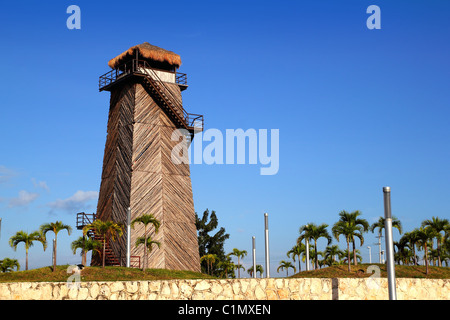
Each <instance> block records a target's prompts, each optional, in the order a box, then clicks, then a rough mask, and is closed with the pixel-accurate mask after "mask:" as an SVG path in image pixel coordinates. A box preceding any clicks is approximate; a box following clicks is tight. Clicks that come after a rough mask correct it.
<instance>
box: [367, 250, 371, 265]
mask: <svg viewBox="0 0 450 320" xmlns="http://www.w3.org/2000/svg"><path fill="white" fill-rule="evenodd" d="M367 249H369V263H370V264H371V263H372V248H371V247H369V246H367Z"/></svg>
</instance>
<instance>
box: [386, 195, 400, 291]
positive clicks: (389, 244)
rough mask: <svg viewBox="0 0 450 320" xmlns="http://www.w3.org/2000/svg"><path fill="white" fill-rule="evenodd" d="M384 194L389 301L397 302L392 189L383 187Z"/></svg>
mask: <svg viewBox="0 0 450 320" xmlns="http://www.w3.org/2000/svg"><path fill="white" fill-rule="evenodd" d="M383 194H384V229H385V232H386V260H387V272H388V288H389V300H397V292H396V287H395V265H394V242H393V239H392V214H391V188H390V187H383Z"/></svg>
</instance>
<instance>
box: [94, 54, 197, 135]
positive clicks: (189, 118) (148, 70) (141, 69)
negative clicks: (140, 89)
mask: <svg viewBox="0 0 450 320" xmlns="http://www.w3.org/2000/svg"><path fill="white" fill-rule="evenodd" d="M156 71H160V70H159V69H154V68H152V67H151V66H150V65H149V64H148V63H147V61H145V60H137V59H133V60H131V61H128V62H126V63H124V64H122V65H120V66H118V67H117V68H116V69H113V70H111V71H109V72H107V73H105V74H103V75H102V76H100V77H99V90H100V91H102V90H105V88H106V87H107V86H109V85H111V84H113V83H114V82H116V81H118V80H121V79H124V78H125V77H126V76H129V75H135V74H138V75H145V76H147V77H149V78H150V79H149V80H150V81H155V82H156V83H157V84H158V85H159V86H161V87H163V88H164V89H165V90H164V92H165V93H166V94H167V95H168V97H169V98H170V101H171V102H172V104H174V105H175V106H176V108H177V109H178V110H180V111H181V112H182V113H183V120H184V122H185V124H186V126H187V127H188V128H190V129H191V130H193V131H202V130H203V124H204V122H203V115H200V114H193V113H188V112H186V110H185V109H184V108H183V106H182V105H181V104H180V103H178V102H177V98H176V97H174V95H173V93H172V91H171V90H170V88H168V87H167V86H166V84H165V83H164V81H162V80H161V79H160V77H159V76H158V74H157V72H156ZM175 83H176V84H179V85H187V75H186V74H185V73H179V72H176V76H175ZM162 98H163V99H166V97H162Z"/></svg>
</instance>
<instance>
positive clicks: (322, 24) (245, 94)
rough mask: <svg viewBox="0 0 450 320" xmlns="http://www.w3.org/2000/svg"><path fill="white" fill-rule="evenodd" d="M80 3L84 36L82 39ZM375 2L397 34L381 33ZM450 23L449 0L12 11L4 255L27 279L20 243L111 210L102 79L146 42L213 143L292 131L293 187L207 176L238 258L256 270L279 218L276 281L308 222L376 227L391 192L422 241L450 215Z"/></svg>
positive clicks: (34, 260) (207, 202)
mask: <svg viewBox="0 0 450 320" xmlns="http://www.w3.org/2000/svg"><path fill="white" fill-rule="evenodd" d="M71 4H76V5H78V6H79V7H80V8H81V30H68V29H67V27H66V20H67V18H68V17H69V15H68V14H67V13H66V9H67V7H68V6H69V5H71ZM371 4H376V5H378V6H379V7H380V8H381V29H380V30H369V29H368V28H367V27H366V20H367V18H368V17H369V14H367V13H366V9H367V7H368V6H369V5H371ZM449 14H450V3H448V2H446V1H437V0H435V1H395V2H392V1H378V0H376V1H361V0H358V1H357V0H354V1H350V0H344V1H339V2H337V1H325V0H320V1H223V2H211V1H190V2H186V1H170V2H169V3H165V2H161V1H132V2H129V3H127V4H126V5H125V4H124V2H123V1H95V3H93V2H92V1H75V2H68V1H59V2H58V3H56V2H55V3H53V2H49V1H47V2H39V3H37V2H35V1H19V2H8V3H5V4H3V5H2V10H1V11H0V21H1V24H2V26H1V28H0V36H1V39H2V41H1V47H2V50H0V57H1V61H2V73H3V76H2V77H1V78H0V84H1V85H0V90H1V97H2V99H1V104H0V110H1V114H0V139H1V152H0V217H1V218H2V230H1V238H0V259H1V258H2V257H10V258H16V259H19V262H20V263H21V265H22V266H23V267H24V266H25V261H24V259H25V250H24V248H23V245H19V247H18V249H17V251H16V252H14V251H13V250H12V249H11V248H10V247H9V245H8V239H9V237H10V236H11V235H13V234H14V233H15V232H16V231H18V230H21V229H23V230H28V231H29V232H31V231H34V230H36V229H37V228H38V227H39V226H40V225H41V224H42V223H45V222H51V221H56V220H61V221H63V222H64V223H66V224H70V225H72V226H73V227H75V213H76V212H78V211H86V212H93V211H95V208H96V202H97V192H98V190H99V187H100V176H101V168H102V161H103V151H104V144H105V139H106V123H107V117H108V106H109V93H108V92H101V93H99V92H98V77H99V76H100V75H101V74H103V73H105V72H107V71H108V69H109V68H108V66H107V62H108V60H109V59H111V58H113V57H115V56H116V55H117V54H119V53H121V52H123V51H124V50H126V49H128V48H129V47H131V46H133V45H136V44H139V43H142V42H144V41H148V42H150V43H152V44H154V45H157V46H160V47H163V48H166V49H169V50H172V51H174V52H176V53H178V54H180V56H181V58H182V61H183V64H182V66H181V68H180V72H184V73H187V74H188V81H189V89H188V90H186V91H185V92H183V100H184V105H185V107H186V109H187V111H188V112H192V113H202V114H204V116H205V129H209V128H216V129H219V130H221V131H223V132H225V130H226V129H237V128H243V129H244V130H246V129H249V128H254V129H256V130H258V129H269V130H270V129H279V132H280V165H279V172H278V173H277V174H276V175H273V176H261V175H260V174H259V170H260V165H259V164H258V165H250V164H245V165H225V164H224V165H206V164H201V165H200V164H193V165H191V178H192V186H193V191H194V203H195V209H196V211H197V212H198V213H200V214H201V213H202V212H203V211H204V210H205V209H206V208H209V209H210V210H215V211H216V212H217V215H218V217H219V224H220V226H223V227H225V228H226V230H227V232H228V233H230V239H229V240H228V241H227V243H226V251H227V252H229V251H231V250H232V249H233V248H235V247H236V248H239V249H245V250H247V251H248V252H249V255H248V256H247V257H246V258H245V259H244V264H247V265H250V263H251V237H252V236H255V237H256V243H257V261H258V262H259V263H261V264H263V263H264V248H263V243H264V229H263V228H264V220H263V213H264V212H268V213H269V219H270V222H269V224H270V241H271V242H270V250H271V261H272V262H271V264H272V268H271V269H272V270H271V274H272V275H276V271H275V269H276V267H277V266H278V263H279V261H280V260H282V259H285V260H286V259H287V257H286V255H285V254H286V252H287V251H288V250H289V249H290V248H291V247H292V246H293V245H294V244H295V241H296V238H297V237H298V229H299V227H300V226H301V225H304V224H307V223H308V222H314V223H317V224H320V223H327V224H329V225H330V228H329V229H331V225H332V224H333V223H335V222H336V221H337V220H338V212H339V211H341V210H347V211H353V210H360V211H362V213H363V217H364V218H366V219H367V220H368V221H369V222H370V223H373V222H374V221H375V220H377V219H378V217H379V216H381V215H383V194H382V187H383V186H386V185H389V186H391V188H392V210H393V214H394V215H395V216H397V217H398V218H400V220H401V221H402V223H403V226H404V229H405V231H409V230H412V229H413V228H415V227H417V226H419V225H420V223H421V222H422V221H423V220H424V219H428V218H431V216H439V217H441V218H449V217H450V214H449V212H450V205H449V202H448V198H449V194H450V186H449V181H450V169H449V166H448V163H449V161H448V160H449V155H450V154H449V153H450V151H449V150H450V149H449V145H450V134H449V130H448V119H449V111H448V107H449V105H450V94H449V89H448V88H449V79H450V62H449V59H448V57H449V54H450V42H449V35H450V25H449V24H448V16H449ZM80 235H81V233H80V232H79V231H76V230H74V232H73V233H72V235H71V236H70V237H69V236H67V234H65V233H61V234H60V235H59V237H58V263H59V264H63V263H74V262H77V263H78V262H79V261H80V258H79V255H78V254H77V255H75V256H74V255H72V253H71V252H70V250H69V245H70V242H71V241H73V240H75V239H76V238H78V237H79V236H80ZM51 237H52V236H50V237H49V238H51ZM398 237H399V234H398V233H397V232H396V231H394V238H396V239H398ZM383 240H384V239H383ZM375 241H376V239H375V237H374V235H373V234H371V233H369V234H366V241H365V244H364V246H363V247H361V248H358V249H360V250H361V253H362V256H363V259H364V261H365V262H368V250H367V249H366V247H367V245H370V246H372V248H373V249H372V261H374V260H376V259H377V258H376V256H375V252H376V246H375V245H373V243H374V242H375ZM334 243H337V242H336V240H334ZM338 244H339V245H340V246H341V247H342V248H344V247H345V243H344V242H343V240H342V239H341V241H340V242H339V243H338ZM358 245H359V244H358ZM324 248H325V241H324V240H320V241H319V249H320V250H323V249H324ZM383 248H384V243H383ZM50 261H51V250H47V251H46V252H43V251H42V246H41V245H40V244H36V245H35V246H34V247H33V248H32V249H31V250H30V268H34V267H40V266H45V265H50V264H51V262H50ZM291 272H292V271H291ZM283 274H284V273H282V274H281V275H283Z"/></svg>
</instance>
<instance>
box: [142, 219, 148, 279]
mask: <svg viewBox="0 0 450 320" xmlns="http://www.w3.org/2000/svg"><path fill="white" fill-rule="evenodd" d="M144 238H145V240H144V260H145V261H144V268H142V270H143V271H145V269H146V267H147V264H148V249H147V225H145V226H144Z"/></svg>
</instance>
